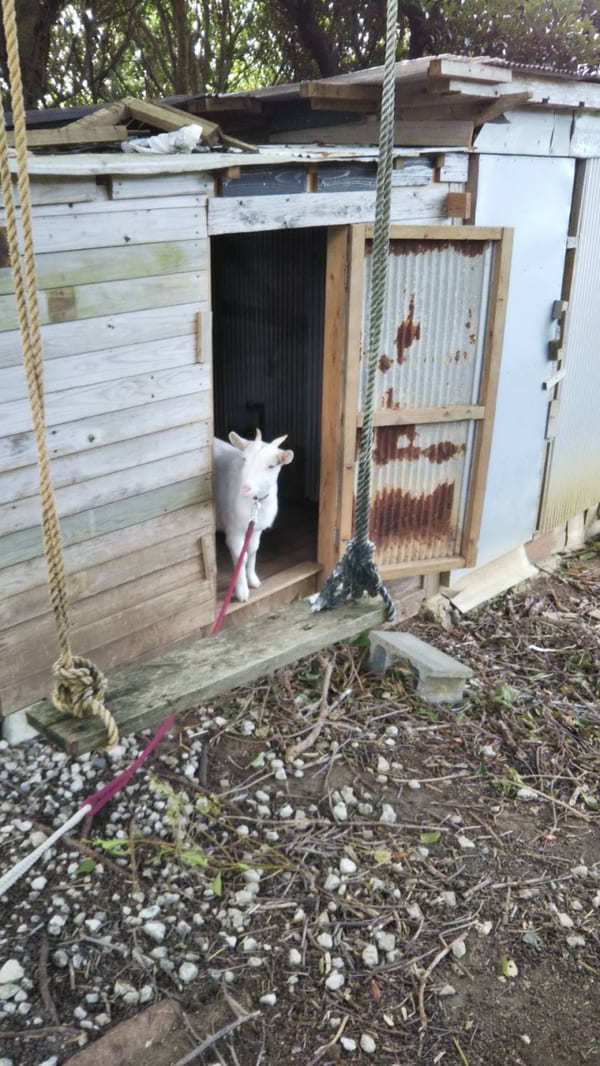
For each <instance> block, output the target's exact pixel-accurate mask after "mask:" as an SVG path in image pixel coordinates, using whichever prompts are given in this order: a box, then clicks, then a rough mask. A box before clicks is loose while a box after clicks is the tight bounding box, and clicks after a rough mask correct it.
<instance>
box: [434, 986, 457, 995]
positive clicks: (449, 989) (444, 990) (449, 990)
mask: <svg viewBox="0 0 600 1066" xmlns="http://www.w3.org/2000/svg"><path fill="white" fill-rule="evenodd" d="M455 995H456V989H455V987H454V985H442V987H441V988H439V989H438V996H455Z"/></svg>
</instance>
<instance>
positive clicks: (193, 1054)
mask: <svg viewBox="0 0 600 1066" xmlns="http://www.w3.org/2000/svg"><path fill="white" fill-rule="evenodd" d="M259 1015H260V1011H259V1010H255V1011H253V1013H252V1014H245V1015H244V1017H243V1018H235V1019H234V1021H232V1022H229V1024H228V1025H224V1026H223V1028H222V1029H218V1030H217V1032H216V1033H214V1034H213V1036H207V1038H206V1040H203V1041H202V1043H201V1044H198V1047H196V1048H194V1050H193V1051H190V1052H189V1054H188V1055H184V1056H183V1058H182V1059H179V1061H178V1062H176V1063H175V1066H188V1063H190V1062H195V1061H196V1059H198V1058H200V1055H202V1053H203V1052H204V1051H206V1050H207V1049H208V1048H209V1047H212V1046H213V1044H216V1043H217V1040H222V1039H223V1037H224V1036H227V1035H228V1033H232V1032H233V1031H234V1029H237V1028H238V1026H239V1025H243V1024H244V1022H249V1021H251V1019H252V1018H258V1016H259Z"/></svg>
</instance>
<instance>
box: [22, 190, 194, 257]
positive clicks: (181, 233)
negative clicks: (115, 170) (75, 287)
mask: <svg viewBox="0 0 600 1066" xmlns="http://www.w3.org/2000/svg"><path fill="white" fill-rule="evenodd" d="M188 199H189V200H191V201H195V203H192V204H190V205H189V206H188V205H186V206H180V203H181V201H180V202H179V204H178V203H177V200H175V199H171V198H170V197H167V200H166V203H167V204H168V206H165V203H164V202H163V201H164V200H165V198H164V197H157V198H156V199H155V201H154V203H152V202H151V201H148V203H149V204H150V203H152V206H146V207H140V206H139V204H140V201H139V200H138V201H137V202H136V201H135V200H133V201H132V200H130V201H123V202H122V203H121V204H118V203H117V202H114V203H113V202H111V203H108V202H107V203H106V204H103V203H97V204H94V203H92V204H81V205H76V206H75V207H74V208H73V210H69V209H68V208H67V210H65V205H64V204H61V205H59V206H58V207H56V208H54V207H48V208H45V209H44V208H39V209H38V211H36V212H34V219H33V242H34V245H35V249H36V253H37V254H38V255H41V254H43V253H44V252H71V251H72V250H73V249H75V248H113V247H114V248H118V247H122V246H123V245H132V244H138V245H139V244H155V243H156V242H157V241H186V240H202V239H203V238H205V237H206V236H207V226H206V203H205V200H204V198H203V197H189V198H188ZM142 203H143V201H142ZM172 204H177V206H176V207H172V206H171V205H172ZM2 224H4V223H2ZM19 228H20V227H19Z"/></svg>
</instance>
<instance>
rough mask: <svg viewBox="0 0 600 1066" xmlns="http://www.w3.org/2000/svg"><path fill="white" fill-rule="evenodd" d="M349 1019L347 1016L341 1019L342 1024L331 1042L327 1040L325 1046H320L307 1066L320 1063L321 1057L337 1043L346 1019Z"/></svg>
mask: <svg viewBox="0 0 600 1066" xmlns="http://www.w3.org/2000/svg"><path fill="white" fill-rule="evenodd" d="M349 1017H350V1015H349V1014H347V1015H346V1017H345V1018H343V1019H342V1023H341V1025H340V1026H339V1027H338V1030H337V1032H336V1034H335V1036H332V1038H331V1040H328V1041H327V1043H326V1044H322V1045H321V1047H320V1048H318V1049H317V1051H316V1054H315V1055H314V1057H313V1058H312V1059H311V1060H310V1062H309V1064H308V1066H316V1063H317V1062H320V1061H321V1059H322V1058H323V1055H326V1054H327V1052H328V1051H329V1050H330V1049H331V1048H332V1047H334V1046H335V1045H336V1044H337V1042H338V1040H339V1039H340V1037H341V1035H342V1033H343V1032H344V1029H345V1028H346V1026H347V1024H348V1018H349Z"/></svg>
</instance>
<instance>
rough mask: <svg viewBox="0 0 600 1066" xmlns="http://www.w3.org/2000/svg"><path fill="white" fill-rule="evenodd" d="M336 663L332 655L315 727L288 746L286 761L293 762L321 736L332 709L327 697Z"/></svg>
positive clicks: (326, 672) (324, 678)
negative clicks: (295, 742) (302, 737)
mask: <svg viewBox="0 0 600 1066" xmlns="http://www.w3.org/2000/svg"><path fill="white" fill-rule="evenodd" d="M334 664H335V657H332V658H331V659H330V660H329V662H328V663H327V666H326V668H325V676H324V677H323V691H322V692H321V708H320V710H319V716H318V718H317V720H316V722H315V724H314V726H313V728H312V729H311V731H310V733H309V734H308V736H306V737H305V738H304V740H299V741H298V743H297V744H292V746H291V747H289V748H288V750H287V751H286V753H285V761H286V762H293V760H294V759H297V758H298V756H299V755H301V754H302V752H303V751H308V749H309V748H311V747H312V745H313V744H314V742H315V740H316V739H317V737H318V736H319V733H320V732H321V730H322V728H323V726H324V724H325V719H326V718H327V715H328V714H329V713H330V712H331V710H332V708H331V707H330V706H329V704H328V702H327V697H328V695H329V686H330V685H331V677H332V674H333V667H334Z"/></svg>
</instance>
